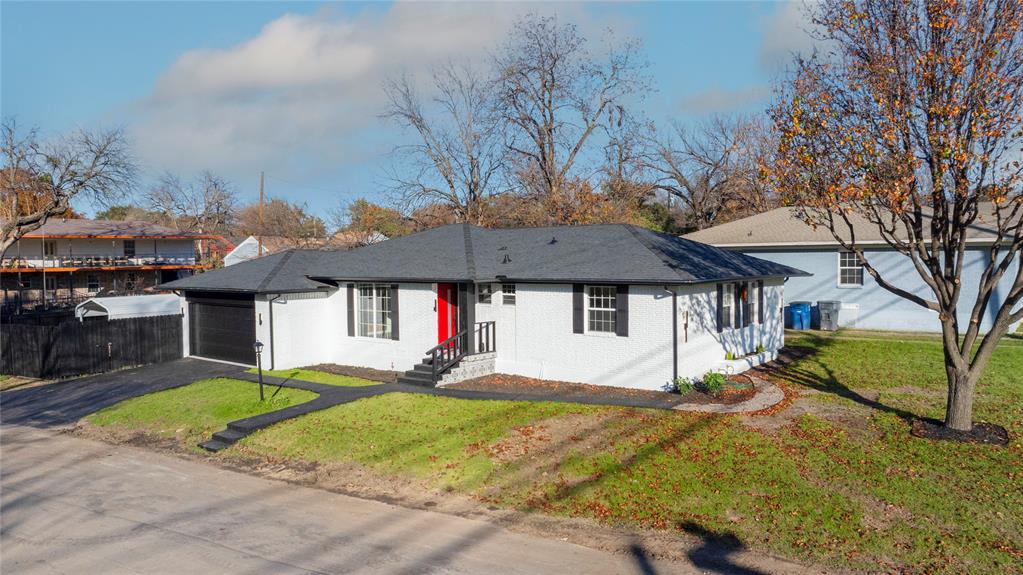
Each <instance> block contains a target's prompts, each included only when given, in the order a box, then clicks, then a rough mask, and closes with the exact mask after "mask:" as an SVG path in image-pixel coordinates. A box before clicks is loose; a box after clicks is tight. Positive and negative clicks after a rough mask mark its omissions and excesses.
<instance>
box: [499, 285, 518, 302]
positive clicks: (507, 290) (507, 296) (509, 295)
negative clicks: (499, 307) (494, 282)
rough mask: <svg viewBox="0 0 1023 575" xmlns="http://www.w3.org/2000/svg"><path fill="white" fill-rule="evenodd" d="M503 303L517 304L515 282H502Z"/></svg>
mask: <svg viewBox="0 0 1023 575" xmlns="http://www.w3.org/2000/svg"><path fill="white" fill-rule="evenodd" d="M501 303H502V304H504V305H515V284H501Z"/></svg>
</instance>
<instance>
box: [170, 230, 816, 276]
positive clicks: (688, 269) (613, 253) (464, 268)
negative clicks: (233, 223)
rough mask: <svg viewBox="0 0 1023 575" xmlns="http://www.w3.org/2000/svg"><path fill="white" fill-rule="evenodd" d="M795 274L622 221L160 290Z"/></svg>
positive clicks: (279, 259)
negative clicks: (337, 282)
mask: <svg viewBox="0 0 1023 575" xmlns="http://www.w3.org/2000/svg"><path fill="white" fill-rule="evenodd" d="M803 275H809V274H807V273H806V272H803V271H800V270H797V269H795V268H791V267H788V266H784V265H781V264H777V263H774V262H769V261H766V260H762V259H759V258H755V257H751V256H746V255H743V254H740V253H737V252H730V251H726V250H722V249H719V248H715V247H713V246H709V245H706V244H701V243H698V242H694V241H691V240H687V239H683V238H680V237H677V236H672V235H668V234H661V233H657V232H653V231H651V230H647V229H645V228H640V227H636V226H630V225H623V224H606V225H591V226H557V227H546V228H516V229H486V228H480V227H476V226H470V225H465V224H455V225H449V226H443V227H440V228H434V229H432V230H427V231H425V232H421V233H418V234H413V235H411V236H405V237H402V238H395V239H392V240H387V241H384V242H380V243H378V244H373V245H370V246H366V247H363V248H359V249H355V250H351V251H310V250H292V251H288V252H283V253H281V254H275V255H273V256H267V257H264V258H259V259H256V260H251V261H248V262H244V263H240V264H236V265H233V266H230V267H227V268H224V269H222V270H215V271H212V272H207V273H205V274H201V275H197V276H192V277H190V278H186V279H182V280H178V281H175V282H172V283H169V284H165V285H164V287H165V288H168V289H211V290H212V289H221V290H230V289H238V290H239V291H256V292H279V291H299V290H303V289H305V290H309V289H316V288H318V287H324V286H325V285H326V284H325V283H323V282H327V281H331V280H375V281H428V282H435V281H475V282H489V281H500V280H505V281H521V282H566V283H567V282H587V281H604V282H616V283H636V284H684V283H701V282H711V281H719V280H732V279H749V278H764V277H790V276H803ZM307 276H308V277H307ZM309 278H316V279H319V280H322V281H315V280H313V279H309Z"/></svg>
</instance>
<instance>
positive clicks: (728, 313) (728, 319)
mask: <svg viewBox="0 0 1023 575" xmlns="http://www.w3.org/2000/svg"><path fill="white" fill-rule="evenodd" d="M734 305H735V284H724V289H723V290H722V297H721V327H723V328H724V329H729V328H731V327H732V323H733V322H734V321H735V313H734V312H733V311H732V309H733V306H734Z"/></svg>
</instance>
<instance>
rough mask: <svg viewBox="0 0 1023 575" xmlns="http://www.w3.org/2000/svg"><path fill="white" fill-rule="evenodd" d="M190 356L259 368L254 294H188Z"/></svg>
mask: <svg viewBox="0 0 1023 575" xmlns="http://www.w3.org/2000/svg"><path fill="white" fill-rule="evenodd" d="M186 298H187V301H188V318H189V321H188V326H189V336H188V341H189V355H192V356H196V357H204V358H207V359H219V360H223V361H231V362H235V363H243V364H245V365H255V364H256V352H255V351H254V350H253V349H252V343H253V342H254V341H256V307H255V300H254V298H253V295H252V294H239V293H200V292H188V293H187V295H186Z"/></svg>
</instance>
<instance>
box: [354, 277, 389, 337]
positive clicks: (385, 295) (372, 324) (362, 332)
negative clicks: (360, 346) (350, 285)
mask: <svg viewBox="0 0 1023 575" xmlns="http://www.w3.org/2000/svg"><path fill="white" fill-rule="evenodd" d="M358 289H359V299H358V302H357V307H356V312H357V314H358V315H357V316H356V317H357V318H358V331H357V333H358V335H359V336H360V337H376V338H381V339H391V325H392V321H393V319H394V317H393V314H394V312H393V310H392V309H391V288H390V286H388V285H386V284H359V286H358Z"/></svg>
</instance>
